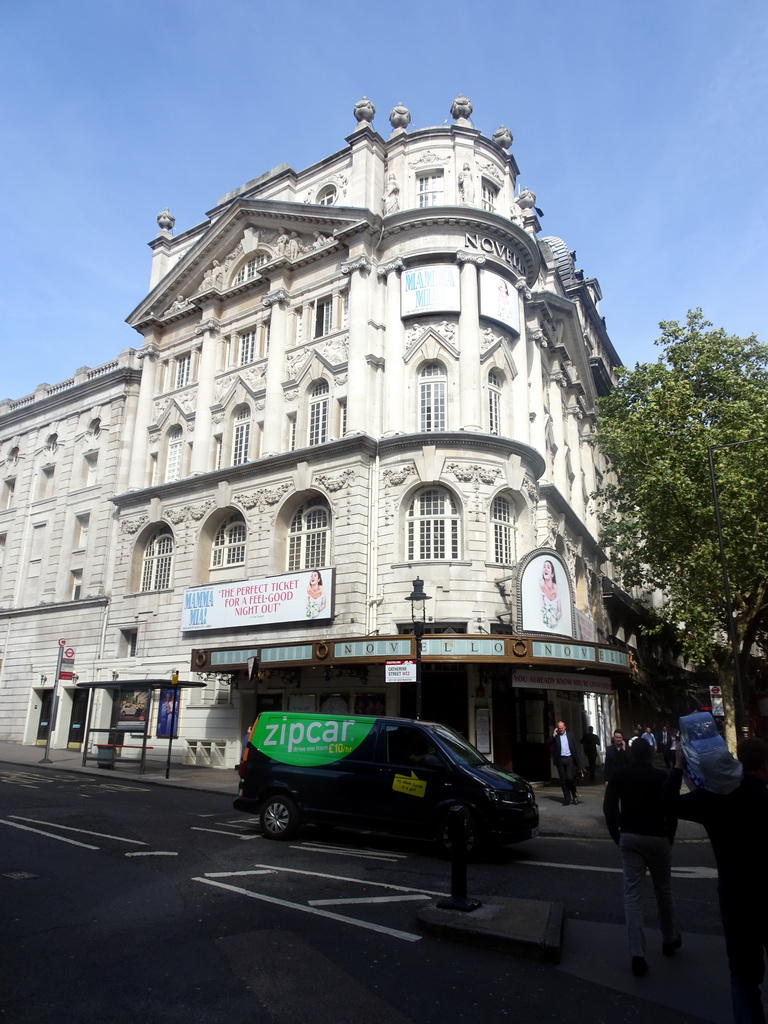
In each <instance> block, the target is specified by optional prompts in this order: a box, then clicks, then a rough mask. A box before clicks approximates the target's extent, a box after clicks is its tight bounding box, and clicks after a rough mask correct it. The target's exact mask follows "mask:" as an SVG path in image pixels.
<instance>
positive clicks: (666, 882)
mask: <svg viewBox="0 0 768 1024" xmlns="http://www.w3.org/2000/svg"><path fill="white" fill-rule="evenodd" d="M652 758H653V750H652V749H651V746H650V744H649V743H640V742H639V741H638V742H636V743H633V744H632V746H631V747H630V748H629V759H628V763H627V764H626V765H624V766H623V767H621V768H618V769H617V770H616V772H615V773H614V774H613V775H612V776H611V779H610V781H609V783H608V785H607V786H606V789H605V798H604V800H603V814H604V815H605V823H606V825H607V826H608V831H609V832H610V834H611V838H612V839H613V841H614V842H615V843H616V844H617V845H618V847H619V852H620V853H621V866H622V871H623V874H624V917H625V919H626V922H627V936H628V939H629V954H630V956H631V957H632V973H633V974H634V975H635V976H636V977H641V976H642V975H644V974H647V973H648V963H647V961H646V959H645V931H644V928H643V892H642V886H643V879H644V878H645V872H646V869H647V870H648V871H650V873H651V879H652V881H653V890H654V894H655V896H656V905H657V907H658V910H659V923H660V925H661V938H662V947H661V950H662V953H663V954H664V955H665V956H673V955H674V953H675V951H676V950H677V949H679V948H680V945H681V942H682V940H681V938H680V934H679V932H678V931H677V929H676V927H675V913H674V907H673V904H672V871H671V860H670V847H671V845H672V839H673V838H674V834H675V825H676V822H675V820H674V819H673V818H672V819H670V818H668V817H666V816H665V814H664V812H663V810H662V807H661V792H662V789H663V787H664V783H665V782H666V778H667V776H666V772H663V771H661V770H660V769H659V768H654V767H653V765H652V763H651V760H652Z"/></svg>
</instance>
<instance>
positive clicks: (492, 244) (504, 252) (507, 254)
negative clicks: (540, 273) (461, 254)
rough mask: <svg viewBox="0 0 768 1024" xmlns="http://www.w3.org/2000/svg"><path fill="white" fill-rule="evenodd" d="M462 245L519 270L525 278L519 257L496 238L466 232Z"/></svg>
mask: <svg viewBox="0 0 768 1024" xmlns="http://www.w3.org/2000/svg"><path fill="white" fill-rule="evenodd" d="M464 245H465V247H466V248H467V249H470V250H474V251H475V252H485V253H488V255H489V256H495V257H496V259H499V260H501V261H502V262H503V263H507V264H509V266H510V267H514V268H515V270H519V271H520V273H521V274H522V275H523V276H525V267H524V265H523V263H522V261H521V260H520V257H519V256H518V255H517V254H516V253H514V252H513V251H512V250H511V249H510V248H509V246H508V245H505V244H504V242H500V241H499V240H498V239H497V238H488V237H487V236H486V235H477V234H470V233H469V232H467V234H466V235H465V236H464Z"/></svg>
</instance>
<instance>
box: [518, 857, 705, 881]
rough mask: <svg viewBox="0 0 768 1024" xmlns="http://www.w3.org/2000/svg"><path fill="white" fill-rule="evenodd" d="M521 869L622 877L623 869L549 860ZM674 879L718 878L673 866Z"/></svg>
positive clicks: (532, 862)
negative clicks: (596, 873)
mask: <svg viewBox="0 0 768 1024" xmlns="http://www.w3.org/2000/svg"><path fill="white" fill-rule="evenodd" d="M519 866H520V867H534V868H564V869H565V870H567V871H601V872H603V873H604V874H609V875H620V874H621V873H622V869H621V868H601V867H597V866H595V865H594V864H560V863H558V862H557V861H548V860H526V861H520V865H519ZM672 877H673V878H717V870H716V869H715V868H705V867H702V868H683V867H675V866H674V865H673V866H672Z"/></svg>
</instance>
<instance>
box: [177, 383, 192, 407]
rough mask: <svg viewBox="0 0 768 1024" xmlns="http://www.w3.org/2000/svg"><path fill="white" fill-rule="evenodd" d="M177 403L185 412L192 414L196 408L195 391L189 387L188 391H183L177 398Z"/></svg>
mask: <svg viewBox="0 0 768 1024" xmlns="http://www.w3.org/2000/svg"><path fill="white" fill-rule="evenodd" d="M175 401H176V403H177V404H178V405H179V406H181V408H182V409H183V410H184V412H192V409H193V408H194V406H195V389H194V388H193V387H188V388H187V390H186V391H182V392H181V393H180V394H178V395H176V397H175Z"/></svg>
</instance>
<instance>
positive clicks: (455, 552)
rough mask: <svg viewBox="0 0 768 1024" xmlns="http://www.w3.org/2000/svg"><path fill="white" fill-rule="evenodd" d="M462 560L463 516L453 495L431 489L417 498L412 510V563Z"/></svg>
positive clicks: (409, 511) (409, 523)
mask: <svg viewBox="0 0 768 1024" xmlns="http://www.w3.org/2000/svg"><path fill="white" fill-rule="evenodd" d="M458 557H459V513H458V509H457V507H456V503H455V502H454V500H453V498H452V497H451V495H450V494H449V493H448V492H447V491H445V490H442V489H440V488H430V489H429V490H427V491H421V492H420V493H419V494H417V495H416V497H415V498H414V500H413V502H412V503H411V507H410V509H409V510H408V560H409V561H411V560H415V561H428V560H445V559H456V558H458Z"/></svg>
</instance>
